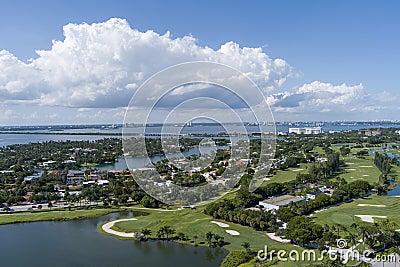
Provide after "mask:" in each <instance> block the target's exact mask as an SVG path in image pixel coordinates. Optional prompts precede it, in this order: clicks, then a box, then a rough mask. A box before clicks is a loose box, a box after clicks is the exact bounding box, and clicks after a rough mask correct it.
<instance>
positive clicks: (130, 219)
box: [101, 218, 137, 238]
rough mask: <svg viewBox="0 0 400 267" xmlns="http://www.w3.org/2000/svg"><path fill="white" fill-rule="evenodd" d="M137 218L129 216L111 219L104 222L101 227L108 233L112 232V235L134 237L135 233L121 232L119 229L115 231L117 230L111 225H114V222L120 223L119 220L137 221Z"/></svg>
mask: <svg viewBox="0 0 400 267" xmlns="http://www.w3.org/2000/svg"><path fill="white" fill-rule="evenodd" d="M136 220H137V219H136V218H129V219H119V220H115V221H111V222H108V223H105V224H103V225H102V226H101V229H102V230H103V231H104V232H106V233H108V234H112V235H116V236H120V237H128V238H132V237H135V233H125V232H119V231H115V230H113V229H111V227H113V226H114V224H116V223H119V222H125V221H136Z"/></svg>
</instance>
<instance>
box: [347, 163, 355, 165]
mask: <svg viewBox="0 0 400 267" xmlns="http://www.w3.org/2000/svg"><path fill="white" fill-rule="evenodd" d="M346 164H348V165H353V164H355V163H354V162H346Z"/></svg>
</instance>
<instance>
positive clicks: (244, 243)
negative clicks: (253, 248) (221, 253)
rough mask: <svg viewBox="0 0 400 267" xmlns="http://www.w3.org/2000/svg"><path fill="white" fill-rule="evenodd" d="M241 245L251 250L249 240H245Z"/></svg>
mask: <svg viewBox="0 0 400 267" xmlns="http://www.w3.org/2000/svg"><path fill="white" fill-rule="evenodd" d="M241 246H242V247H243V248H244V249H245V250H246V251H248V250H250V243H249V242H247V241H246V242H243V243H242V244H241Z"/></svg>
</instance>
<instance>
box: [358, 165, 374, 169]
mask: <svg viewBox="0 0 400 267" xmlns="http://www.w3.org/2000/svg"><path fill="white" fill-rule="evenodd" d="M372 167H373V166H371V165H368V166H360V168H372Z"/></svg>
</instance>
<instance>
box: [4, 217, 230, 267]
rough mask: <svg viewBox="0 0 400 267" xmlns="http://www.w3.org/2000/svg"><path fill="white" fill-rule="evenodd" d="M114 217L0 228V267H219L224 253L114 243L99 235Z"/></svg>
mask: <svg viewBox="0 0 400 267" xmlns="http://www.w3.org/2000/svg"><path fill="white" fill-rule="evenodd" d="M132 216H133V214H132V213H129V212H125V213H113V214H108V215H105V216H101V217H98V218H93V219H86V220H73V221H62V222H33V223H20V224H8V225H1V226H0V238H1V244H2V246H1V249H0V259H1V260H0V261H1V266H14V267H19V266H21V267H22V266H24V267H26V266H42V267H64V266H65V267H67V266H68V267H69V266H74V267H78V266H95V267H103V266H104V267H106V266H107V267H108V266H174V267H179V266H182V267H186V266H191V267H197V266H198V267H201V266H219V265H220V263H221V262H222V260H223V258H224V257H225V256H226V255H227V251H226V250H224V249H220V248H207V247H194V246H190V245H182V244H178V243H174V242H166V241H164V242H163V241H148V242H138V241H135V240H119V239H117V238H115V237H112V236H107V235H103V234H101V233H99V232H98V230H97V226H98V225H100V224H102V223H104V222H106V221H110V220H116V219H120V218H127V217H132Z"/></svg>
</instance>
